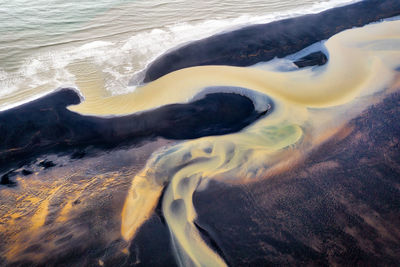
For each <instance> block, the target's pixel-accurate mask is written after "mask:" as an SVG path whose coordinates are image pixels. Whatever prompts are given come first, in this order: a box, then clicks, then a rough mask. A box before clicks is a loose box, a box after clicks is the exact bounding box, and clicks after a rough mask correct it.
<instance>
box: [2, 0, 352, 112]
mask: <svg viewBox="0 0 400 267" xmlns="http://www.w3.org/2000/svg"><path fill="white" fill-rule="evenodd" d="M349 2H354V0H330V1H326V0H324V1H321V0H302V1H289V0H285V1H277V0H267V1H260V0H251V1H237V0H228V1H222V2H221V1H215V0H208V1H191V0H175V1H163V0H150V1H137V0H118V1H115V0H113V1H111V0H100V1H93V0H83V1H61V0H52V1H48V0H38V1H26V0H15V1H5V0H1V1H0V110H4V109H7V108H9V107H11V106H15V105H18V104H19V103H22V102H24V101H26V100H29V99H33V98H37V97H39V96H41V95H43V94H46V93H48V92H50V91H52V90H54V89H56V88H59V87H65V86H73V87H77V88H85V87H86V88H90V87H91V88H95V89H94V90H95V91H97V92H98V94H99V95H101V96H105V97H106V96H110V95H116V94H124V93H127V92H130V91H132V90H134V87H135V84H133V86H128V84H129V81H130V79H131V78H132V77H133V76H134V74H135V73H138V72H140V71H141V70H142V69H144V68H145V67H146V65H147V64H149V62H151V61H152V60H154V59H155V58H156V57H157V56H159V55H161V54H163V53H164V52H166V51H167V50H169V49H172V48H174V47H177V46H179V45H182V44H184V43H187V42H190V41H193V40H196V39H200V38H204V37H207V36H210V35H213V34H216V33H219V32H222V31H227V30H231V29H234V28H238V27H242V26H244V25H248V24H255V23H266V22H269V21H273V20H278V19H282V18H286V17H293V16H298V15H301V14H306V13H316V12H320V11H321V10H325V9H328V8H331V7H334V6H339V5H343V4H347V3H349Z"/></svg>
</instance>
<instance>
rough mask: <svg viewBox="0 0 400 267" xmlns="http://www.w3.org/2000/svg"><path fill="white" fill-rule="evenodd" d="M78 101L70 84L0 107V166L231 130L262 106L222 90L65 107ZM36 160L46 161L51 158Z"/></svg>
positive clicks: (247, 121) (252, 118)
mask: <svg viewBox="0 0 400 267" xmlns="http://www.w3.org/2000/svg"><path fill="white" fill-rule="evenodd" d="M79 102H80V99H79V95H78V94H77V93H76V92H75V91H74V90H72V89H62V90H59V91H57V92H54V93H52V94H50V95H47V96H45V97H43V98H40V99H38V100H35V101H32V102H30V103H27V104H24V105H22V106H18V107H16V108H13V109H10V110H6V111H3V112H0V164H1V165H2V167H0V171H4V170H6V169H7V167H8V166H9V165H10V164H11V163H13V162H17V163H18V162H22V161H23V160H25V159H27V158H34V157H37V156H38V155H40V154H42V153H49V152H50V151H51V152H53V153H57V152H60V151H64V150H66V149H68V148H76V147H81V148H85V147H87V146H89V145H90V146H91V147H98V148H103V149H104V148H107V147H116V146H121V145H127V144H137V143H138V142H139V141H143V140H149V139H152V138H155V137H158V136H160V137H165V138H169V139H191V138H198V137H202V136H209V135H221V134H227V133H231V132H236V131H239V130H241V129H243V128H244V127H246V126H247V125H249V124H250V123H252V122H254V121H255V120H257V119H258V118H259V117H260V116H262V115H264V114H265V113H266V112H267V111H268V110H265V111H264V112H261V113H260V112H257V111H255V110H254V105H253V102H252V101H251V100H250V99H249V98H247V97H244V96H241V95H238V94H227V93H214V94H209V95H206V96H205V97H204V98H203V99H199V100H196V101H194V102H192V103H188V104H171V105H166V106H163V107H160V108H158V109H155V110H151V111H147V112H142V113H138V114H132V115H127V116H122V117H111V118H99V117H94V116H83V115H80V114H77V113H74V112H71V111H69V110H68V109H67V108H66V106H68V105H71V104H78V103H79ZM271 105H272V103H271ZM271 107H272V106H271ZM78 153H79V152H78ZM80 156H82V155H78V154H76V153H74V154H73V155H72V157H78V158H79V157H80ZM41 164H42V165H43V167H52V163H51V162H42V163H41ZM7 179H8V178H7V177H4V179H3V180H4V183H3V182H2V183H3V184H7V182H8V181H9V180H7Z"/></svg>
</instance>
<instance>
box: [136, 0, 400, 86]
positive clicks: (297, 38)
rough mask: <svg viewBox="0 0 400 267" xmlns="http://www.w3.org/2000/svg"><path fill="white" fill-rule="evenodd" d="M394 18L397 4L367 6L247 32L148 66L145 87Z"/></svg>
mask: <svg viewBox="0 0 400 267" xmlns="http://www.w3.org/2000/svg"><path fill="white" fill-rule="evenodd" d="M397 15H400V2H399V1H397V0H384V1H381V0H366V1H361V2H357V3H354V4H350V5H347V6H343V7H337V8H332V9H329V10H326V11H324V12H321V13H318V14H311V15H305V16H300V17H295V18H291V19H286V20H280V21H274V22H271V23H267V24H259V25H252V26H248V27H245V28H243V29H239V30H236V31H232V32H227V33H223V34H219V35H215V36H211V37H209V38H206V39H202V40H199V41H196V42H192V43H190V44H188V45H185V46H183V47H181V48H178V49H176V50H173V51H170V52H167V53H166V54H164V55H162V56H160V57H159V58H158V59H156V60H155V61H154V62H153V63H151V64H150V66H149V67H148V68H147V70H146V73H145V77H144V82H150V81H153V80H156V79H158V78H160V77H161V76H164V75H165V74H168V73H170V72H173V71H176V70H179V69H183V68H187V67H193V66H204V65H229V66H250V65H254V64H256V63H258V62H262V61H268V60H271V59H273V58H275V57H278V58H281V57H285V56H287V55H289V54H293V53H295V52H297V51H300V50H302V49H304V48H306V47H307V46H310V45H312V44H314V43H316V42H319V41H322V40H325V39H328V38H329V37H331V36H333V35H334V34H336V33H338V32H341V31H343V30H346V29H350V28H353V27H360V26H363V25H366V24H368V23H371V22H375V21H379V20H381V19H384V18H389V17H393V16H397Z"/></svg>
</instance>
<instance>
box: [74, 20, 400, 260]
mask: <svg viewBox="0 0 400 267" xmlns="http://www.w3.org/2000/svg"><path fill="white" fill-rule="evenodd" d="M399 40H400V22H399V21H392V22H383V23H379V24H373V25H369V26H366V27H363V28H359V29H352V30H348V31H345V32H342V33H339V34H337V35H336V36H333V37H332V38H331V39H329V40H328V41H327V42H326V44H325V45H326V48H327V50H328V52H329V62H328V64H327V65H326V66H323V67H318V68H314V69H310V68H307V69H303V70H298V71H293V72H271V71H264V70H261V69H254V68H240V67H228V66H204V67H193V68H188V69H183V70H179V71H176V72H173V73H170V74H168V75H166V76H165V77H162V78H160V79H159V80H156V81H154V82H152V83H150V84H148V85H146V86H144V87H141V88H138V89H136V91H135V92H133V93H131V94H129V95H124V96H116V97H112V98H107V99H88V100H87V101H86V102H85V103H83V104H81V105H78V106H74V107H70V108H71V110H74V111H77V112H81V113H90V114H100V115H104V114H109V113H112V114H116V113H117V114H125V113H131V112H137V111H141V110H147V109H152V108H155V107H158V106H161V105H165V104H170V103H177V102H178V103H179V102H186V101H188V100H189V99H190V98H191V97H193V95H195V94H196V93H198V92H199V91H200V90H201V89H202V88H204V87H207V86H218V85H219V86H238V87H245V88H249V89H252V90H255V91H258V92H261V93H263V94H266V95H268V96H269V97H270V98H272V99H273V101H274V102H275V110H274V112H273V113H272V114H270V115H269V116H267V117H266V118H263V119H261V120H260V121H258V122H257V123H255V124H253V125H252V126H250V127H248V128H246V129H244V130H243V131H241V132H239V133H236V134H230V135H225V136H217V137H204V138H200V139H197V140H192V141H187V142H185V143H183V144H179V145H176V146H173V147H171V148H165V149H163V150H160V151H159V152H157V153H154V154H153V158H152V159H151V160H150V161H149V163H148V164H147V166H146V168H145V169H144V170H143V171H142V173H141V175H140V176H136V177H134V179H133V182H132V188H131V191H132V192H135V193H130V194H129V195H128V197H127V199H126V202H125V206H124V210H123V212H122V227H121V232H122V235H123V237H124V238H125V239H127V240H129V239H132V238H133V237H134V234H135V232H136V231H137V229H138V228H139V227H140V225H141V224H142V223H143V222H144V220H145V218H147V217H148V216H149V214H151V212H152V210H153V209H154V207H155V205H156V202H157V201H158V196H159V195H160V192H161V190H162V186H163V185H164V184H166V183H168V182H169V184H168V186H167V189H166V191H165V193H164V196H163V199H162V211H163V215H164V217H165V219H166V222H167V224H168V227H169V229H170V233H171V242H172V246H173V249H174V252H175V256H176V258H177V261H178V263H179V265H181V266H225V265H226V264H225V262H224V261H223V259H222V258H221V257H220V256H219V255H218V254H217V253H216V252H214V251H213V250H212V249H211V248H209V247H208V245H207V244H206V243H205V242H204V241H203V239H202V237H201V235H200V233H199V231H198V230H197V228H196V226H195V224H194V222H195V220H196V217H197V214H196V211H195V208H194V205H193V201H192V198H193V193H194V192H195V190H196V189H197V188H198V186H199V184H200V183H201V182H202V181H203V180H206V179H209V178H212V177H218V179H222V181H225V182H228V181H229V180H227V179H224V177H229V178H230V179H231V177H232V175H224V174H228V173H235V175H234V177H238V178H240V179H241V180H242V181H249V180H252V179H253V180H254V179H256V178H262V177H263V176H265V175H266V174H267V173H268V171H271V170H272V169H273V168H272V167H273V166H276V168H274V169H273V172H276V171H279V170H285V169H287V168H288V166H286V165H285V164H284V163H285V161H286V162H294V161H295V160H297V159H298V158H299V157H301V155H302V154H305V153H306V152H307V151H309V150H310V149H311V148H312V147H313V146H315V145H318V144H320V143H321V142H323V140H326V138H329V136H332V135H333V134H335V133H337V132H338V131H339V130H338V129H340V127H341V126H342V125H344V123H346V122H347V121H348V120H349V119H351V118H352V117H354V116H356V115H357V114H358V113H359V112H360V111H362V110H363V109H365V108H366V106H368V105H369V104H371V103H373V102H374V98H373V94H374V93H376V92H378V91H379V90H382V89H384V88H385V86H387V85H388V84H389V83H390V81H391V80H392V79H393V77H394V75H395V71H394V69H395V68H396V67H397V66H398V65H400V47H398V46H396V45H395V44H396V43H398V41H399ZM390 44H392V45H390ZM103 107H107V108H103ZM108 108H109V109H108ZM319 111H320V114H318V113H319ZM348 130H349V131H351V129H348ZM345 132H346V131H345ZM291 151H292V152H291ZM289 154H292V155H294V156H293V158H292V159H293V161H291V160H292V159H291V158H290V156H288V155H289ZM282 155H284V156H282ZM284 157H286V158H284ZM178 166H181V167H178ZM235 182H237V181H235ZM139 184H140V185H139ZM157 185H158V186H157ZM147 196H149V197H148V198H147ZM146 200H147V201H150V202H152V203H153V204H151V203H149V202H146ZM143 203H146V205H143ZM144 209H146V210H144Z"/></svg>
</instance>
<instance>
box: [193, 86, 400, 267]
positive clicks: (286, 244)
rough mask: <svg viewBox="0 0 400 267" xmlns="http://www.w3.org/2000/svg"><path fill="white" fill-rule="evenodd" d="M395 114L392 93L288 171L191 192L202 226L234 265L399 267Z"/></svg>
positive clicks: (399, 142) (398, 107)
mask: <svg viewBox="0 0 400 267" xmlns="http://www.w3.org/2000/svg"><path fill="white" fill-rule="evenodd" d="M399 118H400V94H399V93H396V94H394V95H392V96H389V97H388V98H387V99H386V100H385V101H384V102H383V103H381V104H379V105H376V106H374V107H372V108H370V109H369V110H368V111H366V112H364V113H363V114H362V115H361V116H359V117H358V118H356V119H354V120H352V121H351V122H350V123H349V125H348V126H347V128H348V129H349V128H350V129H352V132H351V134H350V135H348V136H347V137H346V138H345V139H343V140H340V139H341V138H339V137H337V138H333V139H332V140H330V141H328V142H327V143H325V144H324V145H323V146H322V147H320V148H318V149H317V150H316V151H314V152H313V153H312V154H311V155H310V156H309V157H308V158H307V160H306V161H305V162H304V164H301V165H300V166H296V167H295V168H294V169H293V170H291V171H289V172H285V173H283V174H282V175H279V176H275V177H272V178H270V179H267V180H264V181H259V182H255V183H252V184H248V185H243V186H228V185H224V184H219V183H216V182H212V183H211V184H210V185H209V187H208V189H207V190H206V191H204V192H198V193H196V195H195V197H194V203H195V207H196V208H197V212H198V214H199V218H200V220H199V223H200V225H204V227H208V228H211V229H213V233H214V235H215V239H216V240H217V243H218V246H219V247H220V248H221V249H222V251H223V253H224V255H225V256H226V259H227V261H228V263H229V264H231V265H233V266H265V265H287V264H290V265H345V266H354V265H359V266H398V264H399V262H400V228H399V225H400V216H399V214H400V124H399V123H398V119H399ZM353 127H354V128H353ZM339 135H340V134H339Z"/></svg>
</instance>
